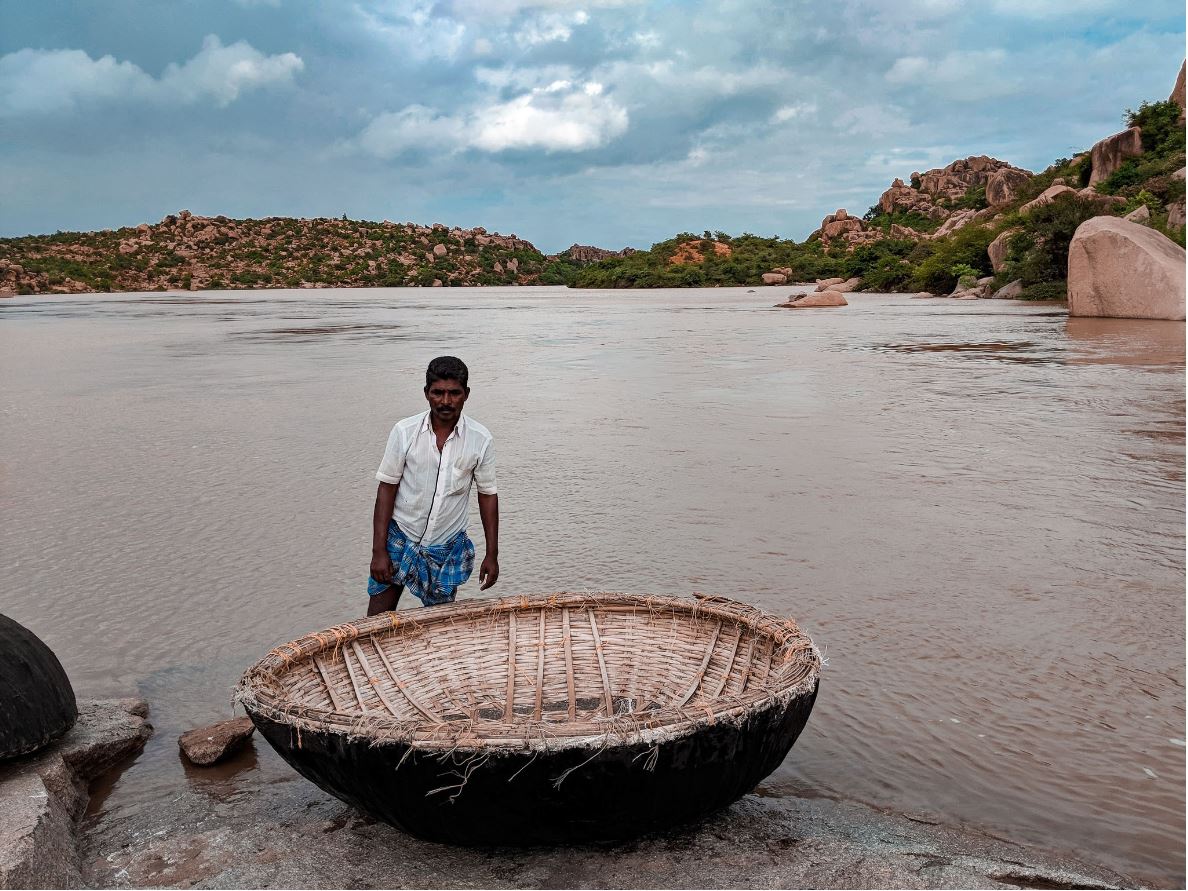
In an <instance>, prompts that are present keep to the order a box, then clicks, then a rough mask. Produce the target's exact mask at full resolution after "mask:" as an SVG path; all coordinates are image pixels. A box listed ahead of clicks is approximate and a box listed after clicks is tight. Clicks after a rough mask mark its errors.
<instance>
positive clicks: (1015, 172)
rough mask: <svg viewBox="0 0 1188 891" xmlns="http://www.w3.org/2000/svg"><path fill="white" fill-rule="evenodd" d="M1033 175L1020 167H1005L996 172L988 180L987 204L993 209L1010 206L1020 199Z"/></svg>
mask: <svg viewBox="0 0 1188 891" xmlns="http://www.w3.org/2000/svg"><path fill="white" fill-rule="evenodd" d="M1030 179H1031V174H1030V173H1028V172H1027V171H1026V170H1020V169H1019V168H1018V167H1003V168H1001V169H1000V170H995V171H994V172H993V173H992V174H990V178H989V179H988V180H986V202H987V203H988V204H989V205H990V206H991V207H1000V206H1002V205H1003V204H1010V203H1011V202H1012V201H1014V200H1015V199H1016V198H1018V197H1019V193H1020V192H1022V190H1023V187H1024V186H1026V185H1027V182H1028V181H1029V180H1030Z"/></svg>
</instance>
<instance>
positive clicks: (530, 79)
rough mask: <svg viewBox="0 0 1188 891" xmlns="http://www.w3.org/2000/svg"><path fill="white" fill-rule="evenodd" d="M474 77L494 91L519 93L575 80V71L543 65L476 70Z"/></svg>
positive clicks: (569, 68)
mask: <svg viewBox="0 0 1188 891" xmlns="http://www.w3.org/2000/svg"><path fill="white" fill-rule="evenodd" d="M474 77H475V80H477V81H478V82H479V83H480V84H483V85H484V86H488V87H492V88H493V89H496V90H501V91H502V90H516V91H518V92H521V93H525V92H528V91H529V90H535V89H538V88H540V87H544V86H547V85H548V84H551V83H556V82H557V81H560V80H576V79H577V71H576V70H575V69H574V68H571V67H570V66H568V65H544V66H540V67H535V68H515V67H511V66H507V67H504V68H476V69H475V70H474Z"/></svg>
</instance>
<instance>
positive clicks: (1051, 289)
mask: <svg viewBox="0 0 1188 891" xmlns="http://www.w3.org/2000/svg"><path fill="white" fill-rule="evenodd" d="M1018 299H1020V300H1067V299H1068V283H1067V282H1065V281H1058V282H1040V283H1039V284H1034V285H1025V286H1024V288H1023V293H1021V294H1020V295H1019V298H1018Z"/></svg>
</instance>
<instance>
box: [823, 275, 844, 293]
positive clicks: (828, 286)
mask: <svg viewBox="0 0 1188 891" xmlns="http://www.w3.org/2000/svg"><path fill="white" fill-rule="evenodd" d="M844 281H845V279H844V278H836V277H834V278H821V279H817V290H818V291H829V290H832V288H833V286H834V285H840V284H841V283H842V282H844Z"/></svg>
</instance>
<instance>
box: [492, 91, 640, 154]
mask: <svg viewBox="0 0 1188 891" xmlns="http://www.w3.org/2000/svg"><path fill="white" fill-rule="evenodd" d="M627 124H628V118H627V112H626V110H625V109H623V108H622V107H621V106H619V105H618V104H616V103H615V102H614V101H613V100H611V99H609V98H607V97H606V96H604V95H603V92H602V84H599V83H592V82H591V83H587V84H584V85H582V86H581V88H580V89H578V88H576V86H575V85H574V84H571V83H570V82H568V81H559V82H557V83H555V84H552V85H550V86H548V87H546V88H544V89H543V90H534V91H533V92H531V93H528V94H526V95H523V96H519V97H517V98H515V99H512V100H511V101H509V102H504V103H500V104H498V105H493V106H491V107H490V108H486V109H483V110H481V111H480V112H478V113H477V114H476V115H475V127H476V130H475V133H474V135H473V137H472V144H473V145H474V146H475V147H476V148H478V149H482V150H483V151H489V152H499V151H504V150H506V149H530V148H541V149H544V150H545V151H563V152H580V151H587V150H589V149H594V148H599V147H600V146H602V145H605V144H606V143H608V142H610V141H611V140H613V139H615V138H616V137H619V136H621V135H622V134H623V133H625V132H626V130H627Z"/></svg>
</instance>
